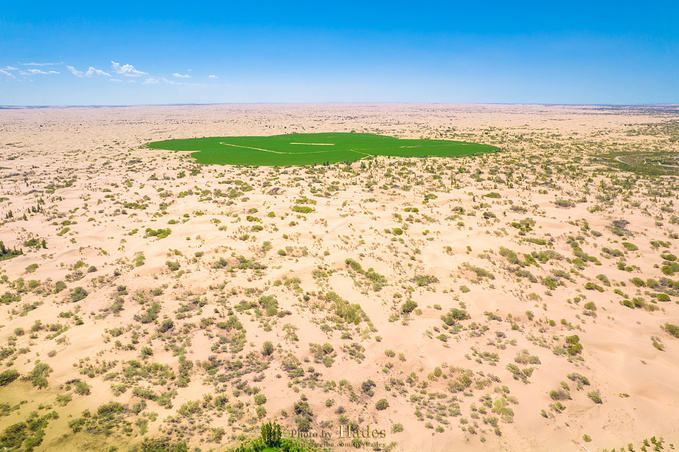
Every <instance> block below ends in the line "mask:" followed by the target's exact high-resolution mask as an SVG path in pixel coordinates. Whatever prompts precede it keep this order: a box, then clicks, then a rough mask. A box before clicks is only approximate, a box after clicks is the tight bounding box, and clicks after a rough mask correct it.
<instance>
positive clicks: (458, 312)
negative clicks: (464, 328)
mask: <svg viewBox="0 0 679 452" xmlns="http://www.w3.org/2000/svg"><path fill="white" fill-rule="evenodd" d="M470 318H471V316H470V315H469V313H468V312H467V311H465V310H464V309H457V308H451V309H450V311H449V312H448V313H446V314H445V315H442V316H441V320H443V323H445V324H446V325H448V326H453V325H455V322H456V321H462V320H468V319H470Z"/></svg>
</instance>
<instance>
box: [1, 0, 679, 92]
mask: <svg viewBox="0 0 679 452" xmlns="http://www.w3.org/2000/svg"><path fill="white" fill-rule="evenodd" d="M677 17H679V2H677V1H656V2H653V3H650V4H649V3H644V2H639V1H634V2H632V1H626V0H620V1H616V2H612V1H610V2H609V1H595V0H590V1H580V0H575V1H570V2H562V3H561V2H545V1H539V2H538V1H531V2H508V1H502V2H500V1H486V2H479V1H476V2H470V1H469V0H467V1H465V2H457V1H448V2H443V1H428V0H423V1H420V2H408V3H399V2H394V1H369V0H363V1H355V0H347V1H343V2H336V3H333V4H331V5H327V4H324V3H323V2H320V1H315V2H311V1H301V2H292V3H286V2H281V1H276V2H269V1H253V0H251V1H242V0H241V1H239V2H231V1H228V0H227V1H223V2H219V3H217V2H215V3H212V2H174V1H168V2H163V3H158V2H144V1H136V2H131V1H116V2H108V3H105V2H93V1H87V2H84V1H71V2H69V1H65V2H41V1H34V2H3V5H2V7H1V8H0V105H133V104H172V103H248V102H489V103H571V104H572V103H599V104H639V103H679V25H678V23H677Z"/></svg>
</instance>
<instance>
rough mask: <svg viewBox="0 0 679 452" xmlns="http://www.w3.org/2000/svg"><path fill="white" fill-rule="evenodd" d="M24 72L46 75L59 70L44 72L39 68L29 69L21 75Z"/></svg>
mask: <svg viewBox="0 0 679 452" xmlns="http://www.w3.org/2000/svg"><path fill="white" fill-rule="evenodd" d="M24 74H26V75H31V74H32V75H48V74H59V72H57V71H49V72H45V71H41V70H40V69H29V70H28V73H26V72H23V73H22V75H24Z"/></svg>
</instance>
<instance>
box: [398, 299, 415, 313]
mask: <svg viewBox="0 0 679 452" xmlns="http://www.w3.org/2000/svg"><path fill="white" fill-rule="evenodd" d="M415 308H417V302H415V301H413V300H406V302H405V303H403V304H402V305H401V312H402V313H404V314H410V313H411V312H413V311H414V310H415Z"/></svg>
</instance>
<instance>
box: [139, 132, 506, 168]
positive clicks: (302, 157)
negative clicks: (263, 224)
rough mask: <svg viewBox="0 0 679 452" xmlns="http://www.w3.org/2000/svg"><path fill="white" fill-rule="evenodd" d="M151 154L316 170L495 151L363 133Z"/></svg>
mask: <svg viewBox="0 0 679 452" xmlns="http://www.w3.org/2000/svg"><path fill="white" fill-rule="evenodd" d="M148 147H149V148H151V149H167V150H170V151H195V152H193V153H192V154H191V156H192V157H193V158H195V159H196V160H197V161H198V163H204V164H220V165H251V166H292V165H319V164H324V163H328V164H329V163H336V162H345V161H354V160H358V159H362V158H365V157H371V156H378V155H388V156H394V157H452V156H459V155H469V154H476V153H481V152H493V151H497V150H498V148H496V147H494V146H489V145H486V144H476V143H465V142H462V141H448V140H401V139H398V138H394V137H388V136H383V135H373V134H369V133H302V134H299V133H294V134H288V135H273V136H269V137H206V138H190V139H183V140H167V141H154V142H152V143H149V144H148Z"/></svg>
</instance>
